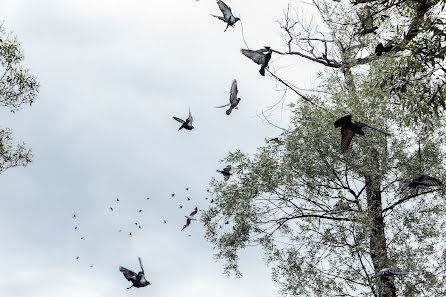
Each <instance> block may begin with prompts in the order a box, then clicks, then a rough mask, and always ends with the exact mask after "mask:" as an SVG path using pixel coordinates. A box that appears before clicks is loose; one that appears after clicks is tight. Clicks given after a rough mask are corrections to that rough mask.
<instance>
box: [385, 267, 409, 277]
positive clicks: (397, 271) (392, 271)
mask: <svg viewBox="0 0 446 297" xmlns="http://www.w3.org/2000/svg"><path fill="white" fill-rule="evenodd" d="M386 272H387V273H388V274H393V275H408V274H409V273H408V272H406V271H403V270H401V269H400V268H398V267H390V268H389V269H388V270H387V271H386Z"/></svg>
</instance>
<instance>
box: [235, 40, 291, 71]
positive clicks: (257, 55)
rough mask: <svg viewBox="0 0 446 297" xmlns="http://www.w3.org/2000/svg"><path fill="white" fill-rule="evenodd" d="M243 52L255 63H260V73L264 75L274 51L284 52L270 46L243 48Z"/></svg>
mask: <svg viewBox="0 0 446 297" xmlns="http://www.w3.org/2000/svg"><path fill="white" fill-rule="evenodd" d="M240 51H241V52H242V54H244V55H245V56H246V57H248V58H250V59H251V60H252V61H253V62H254V63H256V64H259V65H260V66H261V67H260V70H259V73H260V75H262V76H265V68H267V67H268V63H269V60H271V55H272V53H273V52H275V53H278V54H281V55H283V53H281V52H278V51H275V50H273V49H271V48H270V47H269V46H265V47H264V48H263V49H259V50H256V51H253V50H249V49H241V50H240Z"/></svg>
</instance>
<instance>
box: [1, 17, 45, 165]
mask: <svg viewBox="0 0 446 297" xmlns="http://www.w3.org/2000/svg"><path fill="white" fill-rule="evenodd" d="M23 60H24V55H23V51H22V49H21V47H20V43H19V42H18V41H17V38H16V37H15V36H14V35H12V34H11V33H9V32H7V31H6V30H5V29H4V27H3V24H1V25H0V64H1V68H0V71H1V72H2V73H0V106H3V107H6V108H9V110H10V111H11V112H16V111H18V110H19V109H20V108H21V107H23V106H24V105H28V104H29V105H31V104H32V103H33V102H34V101H35V100H36V97H37V93H38V90H39V83H38V82H37V79H36V77H35V76H34V75H32V74H30V73H29V70H28V69H26V68H24V67H23V65H22V63H23ZM31 157H32V155H31V149H27V148H26V147H25V144H24V143H18V144H16V145H14V144H13V140H12V136H11V130H10V129H8V128H0V173H2V172H3V171H4V170H6V169H8V168H11V167H16V166H26V165H27V164H28V163H29V162H30V161H31Z"/></svg>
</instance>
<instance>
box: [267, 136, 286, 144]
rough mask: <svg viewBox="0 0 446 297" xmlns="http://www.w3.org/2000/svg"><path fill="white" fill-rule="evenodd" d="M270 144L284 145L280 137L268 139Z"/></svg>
mask: <svg viewBox="0 0 446 297" xmlns="http://www.w3.org/2000/svg"><path fill="white" fill-rule="evenodd" d="M268 142H275V143H277V144H283V141H282V140H280V139H279V137H274V138H270V139H268Z"/></svg>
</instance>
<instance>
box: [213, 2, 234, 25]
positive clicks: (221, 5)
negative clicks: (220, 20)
mask: <svg viewBox="0 0 446 297" xmlns="http://www.w3.org/2000/svg"><path fill="white" fill-rule="evenodd" d="M217 5H218V8H220V10H221V12H222V13H223V16H224V18H225V19H226V20H229V18H230V17H231V16H233V15H232V11H231V8H230V7H229V6H227V5H226V3H224V2H223V1H221V0H217Z"/></svg>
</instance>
